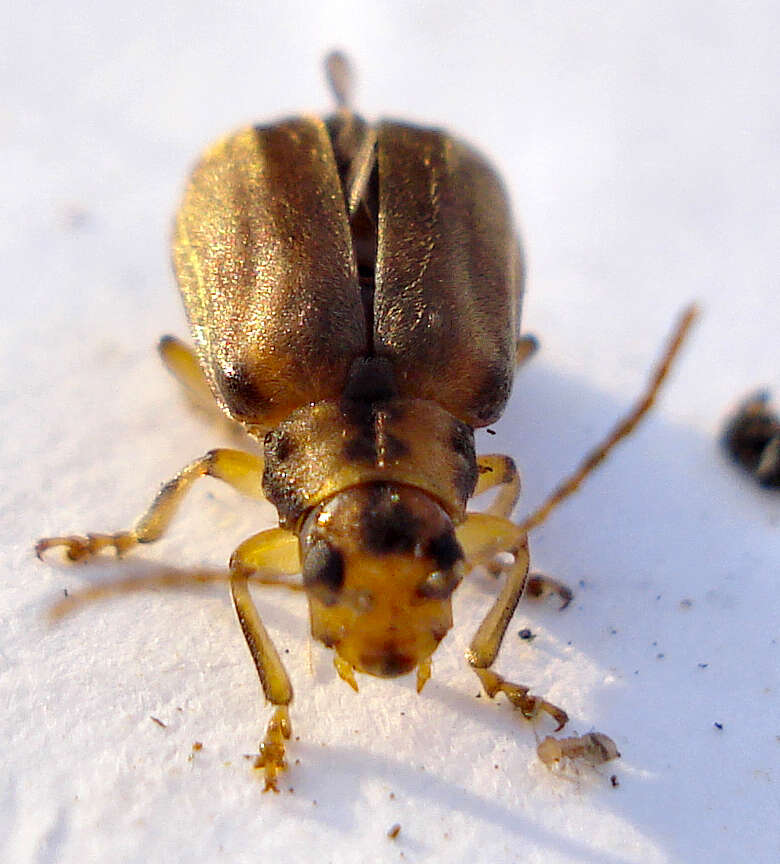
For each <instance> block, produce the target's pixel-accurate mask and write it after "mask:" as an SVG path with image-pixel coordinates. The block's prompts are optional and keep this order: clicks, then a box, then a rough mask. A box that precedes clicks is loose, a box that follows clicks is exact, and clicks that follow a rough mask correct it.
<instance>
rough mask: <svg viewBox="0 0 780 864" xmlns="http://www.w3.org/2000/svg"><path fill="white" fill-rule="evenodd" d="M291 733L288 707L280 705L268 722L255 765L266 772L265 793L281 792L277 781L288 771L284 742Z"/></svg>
mask: <svg viewBox="0 0 780 864" xmlns="http://www.w3.org/2000/svg"><path fill="white" fill-rule="evenodd" d="M291 733H292V727H291V725H290V715H289V712H288V710H287V706H286V705H280V706H278V707H277V708H276V710H275V711H274V714H273V717H272V718H271V719H270V720H269V722H268V727H267V729H266V731H265V739H264V740H263V742H262V743H261V744H260V753H259V754H258V756H257V758H256V759H255V763H254V767H255V768H262V769H263V770H264V774H265V787H264V789H263V792H275V793H277V794H278V792H279V789H278V787H277V785H276V780H277V777H278V776H279V775H280V774H281V773H282V771H286V770H287V760H286V759H285V758H284V757H285V747H284V742H285V740H286V739H288V738H289V737H290V735H291Z"/></svg>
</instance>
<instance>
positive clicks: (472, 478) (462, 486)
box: [450, 420, 479, 502]
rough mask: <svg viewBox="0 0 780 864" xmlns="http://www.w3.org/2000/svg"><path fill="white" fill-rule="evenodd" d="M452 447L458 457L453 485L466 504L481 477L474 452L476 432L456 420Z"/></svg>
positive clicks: (451, 442) (451, 434) (452, 435)
mask: <svg viewBox="0 0 780 864" xmlns="http://www.w3.org/2000/svg"><path fill="white" fill-rule="evenodd" d="M450 446H451V447H452V449H453V451H454V453H455V454H456V456H457V457H458V458H457V459H456V460H455V476H454V478H453V484H454V486H455V489H456V491H457V493H458V495H460V497H461V499H462V500H463V501H464V502H465V501H467V500H468V499H469V498H471V496H472V495H473V494H474V489H475V488H476V486H477V478H478V477H479V469H478V468H477V455H476V452H475V450H474V432H473V430H472V429H471V427H470V426H467V425H466V424H465V423H461V422H460V421H459V420H456V421H455V422H454V423H453V426H452V432H451V433H450Z"/></svg>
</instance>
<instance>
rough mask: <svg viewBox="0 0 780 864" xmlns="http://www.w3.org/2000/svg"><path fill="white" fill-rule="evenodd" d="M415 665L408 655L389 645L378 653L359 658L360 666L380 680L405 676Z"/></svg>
mask: <svg viewBox="0 0 780 864" xmlns="http://www.w3.org/2000/svg"><path fill="white" fill-rule="evenodd" d="M416 665H417V661H416V659H415V658H414V657H412V656H411V655H409V654H404V653H403V652H402V651H399V650H398V648H397V647H396V646H395V645H394V644H391V643H388V644H386V645H383V646H382V648H381V649H380V650H378V651H372V652H370V653H368V652H367V653H366V654H364V655H363V656H362V657H361V658H360V666H361V668H362V669H365V670H366V671H367V672H369V673H370V674H372V675H378V676H380V677H381V678H396V677H398V676H399V675H406V673H407V672H411V671H412V669H414V667H415V666H416Z"/></svg>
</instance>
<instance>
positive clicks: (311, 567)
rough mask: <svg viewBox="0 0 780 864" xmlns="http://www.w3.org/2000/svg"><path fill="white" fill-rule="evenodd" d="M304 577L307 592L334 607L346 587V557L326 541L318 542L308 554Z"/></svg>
mask: <svg viewBox="0 0 780 864" xmlns="http://www.w3.org/2000/svg"><path fill="white" fill-rule="evenodd" d="M302 576H303V584H304V585H305V586H306V588H307V590H309V591H311V592H312V593H314V594H315V595H316V596H317V597H318V599H320V600H321V601H322V602H323V603H325V604H326V605H332V604H333V603H335V602H336V599H337V595H338V592H339V591H340V590H341V588H342V586H343V585H344V556H343V555H342V553H341V552H340V551H339V550H338V549H334V548H333V547H332V546H331V545H330V544H329V543H326V542H325V540H317V542H316V543H314V545H313V546H312V547H311V548H310V549H309V551H308V552H307V553H306V558H305V560H304V562H303V570H302Z"/></svg>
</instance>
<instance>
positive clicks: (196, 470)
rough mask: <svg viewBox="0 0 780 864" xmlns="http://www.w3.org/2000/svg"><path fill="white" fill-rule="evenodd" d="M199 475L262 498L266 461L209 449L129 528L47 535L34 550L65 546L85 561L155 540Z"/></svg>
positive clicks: (76, 558) (69, 554) (75, 557)
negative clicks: (110, 532)
mask: <svg viewBox="0 0 780 864" xmlns="http://www.w3.org/2000/svg"><path fill="white" fill-rule="evenodd" d="M199 477H215V478H217V479H218V480H222V481H224V482H225V483H227V484H228V485H230V486H232V487H233V488H234V489H236V490H238V491H239V492H241V493H242V494H244V495H248V496H250V497H253V498H261V497H262V494H263V493H262V481H263V460H262V459H261V458H260V457H259V456H255V455H253V454H251V453H245V452H244V451H242V450H228V449H225V448H220V449H218V450H210V451H209V452H208V453H206V454H205V456H201V457H200V459H196V460H195V461H194V462H192V463H190V464H189V465H188V466H187V467H186V468H184V469H183V470H182V471H180V472H179V473H178V474H177V475H176V476H175V477H174V478H173V479H172V480H169V481H168V482H167V483H166V484H165V485H164V486H163V487H162V489H160V491H159V492H158V493H157V497H156V498H155V499H154V501H153V502H152V504H151V506H150V507H149V509H148V510H147V511H146V513H144V514H143V516H141V518H140V519H139V520H138V521H137V522H136V523H135V525H134V526H133V527H132V528H131V529H130V530H129V531H118V532H116V533H115V534H87V535H86V537H79V536H70V537H44V538H43V539H42V540H39V541H38V542H37V543H36V545H35V553H36V555H37V556H38V557H39V558H40V557H41V555H42V554H43V553H44V552H45V551H46V550H47V549H51V548H54V547H57V546H63V547H65V554H66V555H67V557H68V558H69V559H70V560H71V561H82V560H85V559H87V558H90V557H92V556H93V555H97V554H98V553H99V552H101V551H102V550H103V549H107V548H108V549H111V548H113V549H114V550H115V552H116V553H117V554H118V555H122V554H123V553H125V552H127V551H128V549H132V547H133V546H135V545H136V544H138V543H152V542H153V541H154V540H157V539H159V537H161V536H162V534H163V533H164V532H165V531H166V529H167V528H168V526H169V525H170V523H171V520H172V519H173V517H174V515H175V513H176V511H177V510H178V508H179V504H181V502H182V500H183V498H184V496H185V495H186V494H187V492H188V491H189V490H190V488H191V487H192V484H193V483H194V482H195V481H196V480H197V479H198V478H199Z"/></svg>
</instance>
